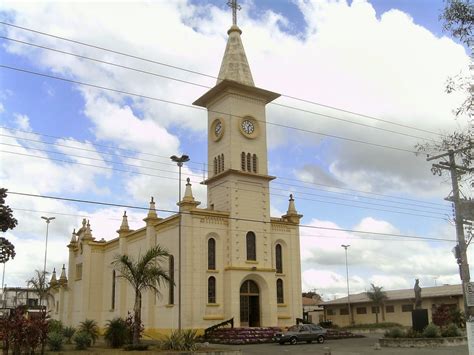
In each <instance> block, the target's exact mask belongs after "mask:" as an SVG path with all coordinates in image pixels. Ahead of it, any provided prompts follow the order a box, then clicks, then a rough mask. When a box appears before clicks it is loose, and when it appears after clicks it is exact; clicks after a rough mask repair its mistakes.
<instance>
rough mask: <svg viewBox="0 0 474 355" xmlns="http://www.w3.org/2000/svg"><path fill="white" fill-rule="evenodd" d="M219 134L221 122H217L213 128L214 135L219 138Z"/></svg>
mask: <svg viewBox="0 0 474 355" xmlns="http://www.w3.org/2000/svg"><path fill="white" fill-rule="evenodd" d="M221 132H222V122H221V121H217V122H216V124H215V126H214V133H215V134H216V136H219V135H220V134H221Z"/></svg>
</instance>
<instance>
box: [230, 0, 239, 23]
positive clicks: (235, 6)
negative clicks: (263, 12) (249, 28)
mask: <svg viewBox="0 0 474 355" xmlns="http://www.w3.org/2000/svg"><path fill="white" fill-rule="evenodd" d="M227 6H229V7H230V8H232V24H233V25H234V26H237V10H240V9H242V8H241V7H240V5H239V4H238V3H237V0H229V1H227Z"/></svg>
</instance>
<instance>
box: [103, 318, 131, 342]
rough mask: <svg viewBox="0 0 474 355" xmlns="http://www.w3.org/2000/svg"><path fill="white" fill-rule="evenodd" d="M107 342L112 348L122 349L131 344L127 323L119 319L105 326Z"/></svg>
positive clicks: (110, 321)
mask: <svg viewBox="0 0 474 355" xmlns="http://www.w3.org/2000/svg"><path fill="white" fill-rule="evenodd" d="M104 338H105V341H106V342H107V344H109V346H111V347H112V348H120V347H121V346H123V345H124V344H125V343H129V342H130V340H131V339H130V331H129V328H128V325H127V322H126V321H125V320H124V319H122V318H120V317H118V318H114V319H112V320H109V321H108V322H107V325H106V326H105V334H104Z"/></svg>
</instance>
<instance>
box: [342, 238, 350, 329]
mask: <svg viewBox="0 0 474 355" xmlns="http://www.w3.org/2000/svg"><path fill="white" fill-rule="evenodd" d="M341 247H343V248H344V250H345V252H346V281H347V308H348V309H349V324H352V311H351V299H350V295H349V267H348V265H347V248H349V247H350V245H349V244H347V245H344V244H341Z"/></svg>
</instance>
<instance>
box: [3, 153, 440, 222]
mask: <svg viewBox="0 0 474 355" xmlns="http://www.w3.org/2000/svg"><path fill="white" fill-rule="evenodd" d="M0 152H2V153H7V154H14V155H20V156H26V157H30V158H37V159H44V160H52V161H58V162H62V163H68V164H76V165H81V166H87V167H93V168H99V169H106V170H114V171H119V172H123V173H130V174H134V175H141V176H149V177H156V178H162V179H168V180H175V181H176V180H177V179H176V178H173V177H168V176H162V175H154V174H149V173H143V172H137V171H131V170H123V169H117V168H112V167H108V166H100V165H93V164H87V163H80V162H76V161H70V160H63V159H57V158H50V157H42V156H37V155H32V154H25V153H18V152H11V151H6V150H0ZM58 154H62V153H58ZM192 182H193V183H199V182H198V181H192ZM220 188H226V189H228V187H225V186H220ZM238 190H244V191H249V192H254V191H253V190H245V189H242V188H238ZM269 195H273V196H279V197H285V198H286V197H287V195H281V194H275V193H269ZM326 198H333V197H330V196H328V197H326ZM300 200H304V201H311V202H319V203H326V204H332V205H338V206H345V207H351V208H360V209H367V210H372V211H379V212H389V213H396V214H403V215H409V216H416V217H424V218H432V219H438V220H445V219H444V218H440V217H436V216H434V215H438V216H447V214H442V213H437V212H432V211H422V210H417V209H410V208H402V207H397V206H387V205H381V204H374V203H370V202H357V201H351V202H352V203H353V204H345V203H339V202H332V201H325V200H317V199H308V198H303V197H301V198H300ZM346 201H349V200H346ZM354 202H355V203H364V204H367V205H376V206H377V205H378V206H385V207H389V208H398V209H403V210H404V211H405V210H412V211H418V212H421V213H431V214H433V215H424V214H418V213H409V212H402V211H394V210H387V209H380V208H372V207H365V206H359V205H355V204H354Z"/></svg>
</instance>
